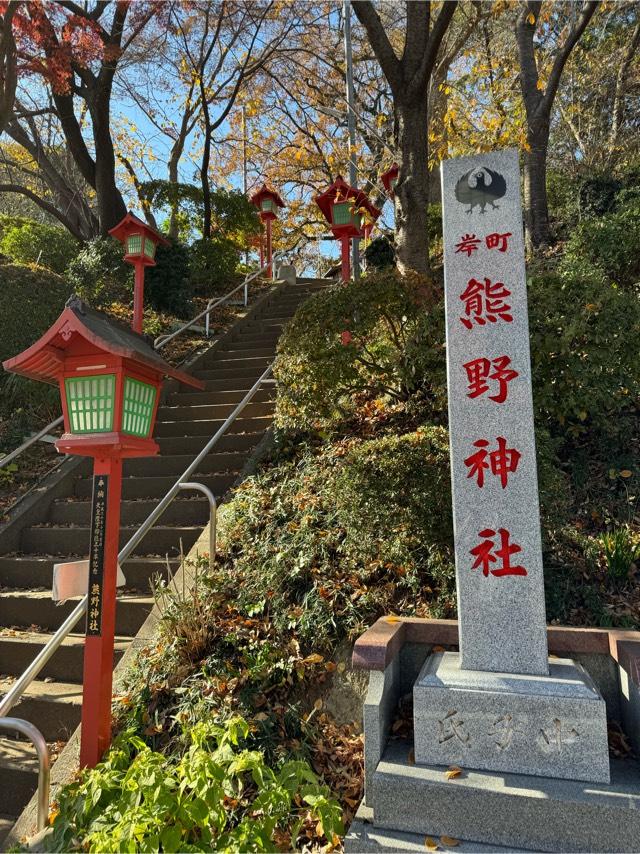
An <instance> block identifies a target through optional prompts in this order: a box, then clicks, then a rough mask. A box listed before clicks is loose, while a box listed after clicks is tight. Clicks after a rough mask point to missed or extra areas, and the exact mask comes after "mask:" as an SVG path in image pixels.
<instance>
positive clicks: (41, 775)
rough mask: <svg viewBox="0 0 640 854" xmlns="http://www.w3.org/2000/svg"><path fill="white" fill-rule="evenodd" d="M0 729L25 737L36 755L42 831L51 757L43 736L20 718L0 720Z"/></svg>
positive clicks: (47, 801) (45, 818)
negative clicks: (14, 731)
mask: <svg viewBox="0 0 640 854" xmlns="http://www.w3.org/2000/svg"><path fill="white" fill-rule="evenodd" d="M0 729H10V730H16V731H17V732H19V733H21V734H22V735H26V737H27V738H28V739H29V741H30V742H31V744H33V746H34V747H35V749H36V753H37V754H38V830H39V831H40V830H44V828H45V825H46V823H47V818H48V815H49V788H50V784H51V756H50V755H49V747H48V746H47V742H46V741H45V739H44V736H43V735H42V733H41V732H40V730H39V729H38V727H36V726H34V725H33V724H32V723H30V722H29V721H23V720H22V718H0Z"/></svg>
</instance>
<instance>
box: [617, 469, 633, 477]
mask: <svg viewBox="0 0 640 854" xmlns="http://www.w3.org/2000/svg"><path fill="white" fill-rule="evenodd" d="M632 474H633V472H630V471H629V469H622V471H621V472H620V477H631V475H632Z"/></svg>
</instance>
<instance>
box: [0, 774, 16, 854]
mask: <svg viewBox="0 0 640 854" xmlns="http://www.w3.org/2000/svg"><path fill="white" fill-rule="evenodd" d="M1 773H2V768H1V767H0V774H1ZM16 818H17V816H15V815H2V814H0V850H2V848H1V846H2V843H3V842H4V841H5V839H6V838H7V836H8V835H9V831H10V830H11V828H12V827H13V825H14V824H15V823H16Z"/></svg>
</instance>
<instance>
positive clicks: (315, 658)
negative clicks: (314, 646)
mask: <svg viewBox="0 0 640 854" xmlns="http://www.w3.org/2000/svg"><path fill="white" fill-rule="evenodd" d="M322 661H324V656H323V655H320V653H319V652H312V653H311V655H308V656H307V657H306V658H305V659H303V661H302V663H303V664H320V662H322Z"/></svg>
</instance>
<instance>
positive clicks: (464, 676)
mask: <svg viewBox="0 0 640 854" xmlns="http://www.w3.org/2000/svg"><path fill="white" fill-rule="evenodd" d="M549 670H550V674H549V676H532V675H523V674H510V673H505V674H499V673H489V672H483V671H472V670H462V669H461V668H460V659H459V656H458V654H457V653H452V652H445V653H438V654H436V655H432V656H430V657H429V658H428V659H427V661H426V662H425V664H424V667H423V669H422V671H421V673H420V676H419V677H418V680H417V682H416V684H415V687H414V692H413V706H414V737H415V757H416V762H418V763H424V764H434V765H445V766H446V765H452V764H455V765H460V766H462V767H464V768H477V769H486V770H493V771H507V772H510V773H517V774H535V775H540V776H543V777H546V776H549V777H556V778H559V779H568V780H588V781H592V782H596V783H607V782H609V752H608V743H607V720H606V706H605V703H604V700H603V699H602V697H601V696H600V694H599V692H598V689H597V688H596V686H595V684H594V682H593V680H592V679H591V677H590V676H589V675H588V674H587V673H586V671H585V670H584V669H583V668H582V667H581V666H580V665H579V664H576V663H575V662H573V661H571V660H570V659H560V658H554V659H550V662H549Z"/></svg>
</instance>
